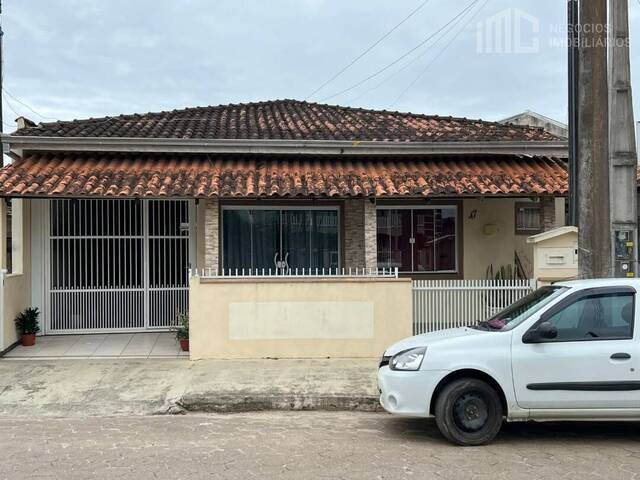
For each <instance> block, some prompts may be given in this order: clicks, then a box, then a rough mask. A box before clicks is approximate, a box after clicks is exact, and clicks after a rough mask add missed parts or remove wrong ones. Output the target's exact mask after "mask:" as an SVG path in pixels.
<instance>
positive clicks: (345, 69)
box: [305, 0, 640, 100]
mask: <svg viewBox="0 0 640 480" xmlns="http://www.w3.org/2000/svg"><path fill="white" fill-rule="evenodd" d="M429 1H430V0H424V2H422V3H421V4H420V5H418V7H417V8H416V9H414V10H413V11H412V12H411V13H409V15H407V16H406V17H404V18H403V19H402V21H400V23H398V24H396V25H395V26H394V27H393V28H392V29H391V30H389V31H388V32H387V33H385V34H384V35H383V36H382V37H380V38H379V39H378V40H376V41H375V42H374V43H373V44H372V45H370V46H369V47H368V48H367V49H366V50H365V51H364V52H362V53H361V54H360V55H358V56H357V57H356V58H354V59H353V60H352V61H351V62H350V63H349V64H348V65H347V66H346V67H344V68H343V69H342V70H340V71H339V72H338V73H336V74H335V75H334V76H333V77H331V78H330V79H329V80H327V81H326V82H324V83H323V84H322V85H320V86H319V87H318V88H316V89H315V90H314V91H313V92H311V93H310V94H309V95H307V96H306V98H305V100H307V99H309V98H311V97H313V96H314V95H315V94H316V93H318V92H319V91H320V90H322V89H323V88H324V87H326V86H327V85H329V84H330V83H331V82H333V81H334V80H335V79H336V78H338V77H339V76H340V75H342V74H343V73H344V72H346V71H347V70H348V69H349V68H351V67H352V66H353V65H354V64H355V63H356V62H357V61H358V60H360V59H361V58H362V57H364V56H365V55H366V54H367V53H369V52H370V51H371V50H373V49H374V48H376V47H377V46H378V45H379V44H380V43H382V42H383V41H384V40H385V39H386V38H387V37H388V36H389V35H391V34H392V33H393V32H395V31H396V30H397V29H398V28H399V27H400V26H401V25H402V24H403V23H405V22H406V21H407V20H409V19H410V18H411V17H413V16H414V15H415V14H416V13H418V12H419V11H420V10H421V9H422V7H424V6H425V5H426V4H427V3H429ZM638 1H640V0H638Z"/></svg>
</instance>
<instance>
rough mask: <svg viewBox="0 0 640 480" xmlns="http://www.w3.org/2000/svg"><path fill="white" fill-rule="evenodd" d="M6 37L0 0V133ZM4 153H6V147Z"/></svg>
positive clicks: (2, 124) (0, 126)
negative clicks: (3, 29) (3, 48)
mask: <svg viewBox="0 0 640 480" xmlns="http://www.w3.org/2000/svg"><path fill="white" fill-rule="evenodd" d="M3 37H4V32H3V31H2V0H0V133H2V132H3V130H2V127H3V126H4V116H3V115H2V93H3V92H4V90H3V87H4V83H3V80H4V77H3V76H4V68H3V65H4V58H3V57H2V54H3V52H2V40H3ZM2 155H4V148H3V152H2Z"/></svg>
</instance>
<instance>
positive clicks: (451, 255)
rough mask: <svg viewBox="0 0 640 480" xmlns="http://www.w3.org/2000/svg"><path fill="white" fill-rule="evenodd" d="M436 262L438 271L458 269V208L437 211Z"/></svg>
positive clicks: (435, 225)
mask: <svg viewBox="0 0 640 480" xmlns="http://www.w3.org/2000/svg"><path fill="white" fill-rule="evenodd" d="M434 228H435V234H434V238H435V241H434V243H435V262H436V266H435V269H436V271H440V272H442V271H455V270H456V209H455V208H443V209H440V210H436V211H435V223H434Z"/></svg>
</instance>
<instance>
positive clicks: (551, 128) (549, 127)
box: [500, 110, 569, 139]
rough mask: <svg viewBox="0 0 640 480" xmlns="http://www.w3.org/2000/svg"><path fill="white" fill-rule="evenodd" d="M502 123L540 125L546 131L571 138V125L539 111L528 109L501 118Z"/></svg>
mask: <svg viewBox="0 0 640 480" xmlns="http://www.w3.org/2000/svg"><path fill="white" fill-rule="evenodd" d="M500 123H505V124H507V123H510V124H513V125H524V126H530V127H539V128H542V129H544V131H545V132H549V133H551V134H552V135H555V136H556V137H559V138H564V139H567V138H569V127H567V125H565V124H564V123H561V122H558V121H557V120H554V119H553V118H549V117H545V116H544V115H540V114H539V113H536V112H532V111H531V110H527V111H526V112H522V113H519V114H517V115H514V116H512V117H509V118H505V119H504V120H500Z"/></svg>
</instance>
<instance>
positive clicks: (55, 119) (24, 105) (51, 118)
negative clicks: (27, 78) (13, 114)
mask: <svg viewBox="0 0 640 480" xmlns="http://www.w3.org/2000/svg"><path fill="white" fill-rule="evenodd" d="M2 91H3V93H6V94H7V95H8V96H10V97H11V98H12V99H13V100H15V101H16V102H18V103H19V104H20V105H22V106H23V107H25V108H27V109H28V110H30V111H31V112H33V113H35V114H36V115H38V116H39V117H40V118H42V119H44V120H54V121H57V118H53V117H47V116H45V115H42V114H41V113H38V112H37V111H36V110H34V109H33V108H32V107H31V106H30V105H28V104H27V103H25V102H23V101H22V100H20V99H19V98H18V97H16V96H15V95H14V94H12V93H11V92H10V91H9V90H7V89H6V88H4V87H2Z"/></svg>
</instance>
